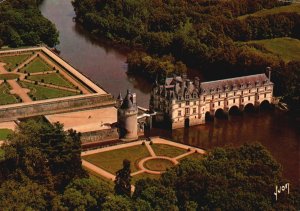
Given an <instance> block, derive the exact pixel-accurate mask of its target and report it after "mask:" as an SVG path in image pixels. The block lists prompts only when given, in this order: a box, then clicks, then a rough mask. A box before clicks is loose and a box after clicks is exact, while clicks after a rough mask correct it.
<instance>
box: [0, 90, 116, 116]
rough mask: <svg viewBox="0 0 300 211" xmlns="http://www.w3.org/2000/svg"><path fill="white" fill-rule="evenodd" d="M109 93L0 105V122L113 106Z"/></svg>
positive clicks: (113, 102) (113, 101)
mask: <svg viewBox="0 0 300 211" xmlns="http://www.w3.org/2000/svg"><path fill="white" fill-rule="evenodd" d="M115 103H116V102H115V100H114V99H113V97H112V96H111V95H110V94H90V95H79V96H72V97H65V98H57V99H50V100H42V101H36V102H30V103H19V104H12V105H5V106H0V122H6V121H12V120H16V119H18V118H26V117H32V116H37V115H49V114H57V113H63V112H71V111H78V110H84V109H92V108H101V107H110V106H115Z"/></svg>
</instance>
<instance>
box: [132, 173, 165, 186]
mask: <svg viewBox="0 0 300 211" xmlns="http://www.w3.org/2000/svg"><path fill="white" fill-rule="evenodd" d="M146 178H149V179H157V180H158V179H159V178H160V175H159V174H148V173H141V174H137V175H135V176H133V177H132V180H131V181H132V182H131V184H135V183H136V182H137V181H138V180H140V179H146Z"/></svg>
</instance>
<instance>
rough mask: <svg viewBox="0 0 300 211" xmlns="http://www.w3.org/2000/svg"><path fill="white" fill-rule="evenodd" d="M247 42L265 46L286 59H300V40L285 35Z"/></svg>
mask: <svg viewBox="0 0 300 211" xmlns="http://www.w3.org/2000/svg"><path fill="white" fill-rule="evenodd" d="M247 43H250V44H251V43H257V44H260V45H262V46H264V47H265V48H266V49H267V50H268V51H269V52H271V53H273V54H275V55H278V56H280V57H281V58H282V59H283V60H284V61H286V62H289V61H291V60H297V61H300V40H297V39H293V38H289V37H284V38H275V39H268V40H255V41H249V42H247Z"/></svg>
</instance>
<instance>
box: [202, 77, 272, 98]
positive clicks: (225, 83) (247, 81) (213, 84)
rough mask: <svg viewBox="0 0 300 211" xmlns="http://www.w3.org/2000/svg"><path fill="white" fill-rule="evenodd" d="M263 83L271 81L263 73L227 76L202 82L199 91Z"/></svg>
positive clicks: (221, 90) (242, 87)
mask: <svg viewBox="0 0 300 211" xmlns="http://www.w3.org/2000/svg"><path fill="white" fill-rule="evenodd" d="M265 83H272V82H270V81H269V79H268V77H267V76H266V75H265V74H263V73H262V74H255V75H249V76H242V77H236V78H228V79H223V80H217V81H209V82H202V83H201V85H200V88H201V91H202V93H203V92H212V91H220V92H223V91H226V90H227V91H229V90H232V89H244V88H250V87H255V86H260V85H262V84H265Z"/></svg>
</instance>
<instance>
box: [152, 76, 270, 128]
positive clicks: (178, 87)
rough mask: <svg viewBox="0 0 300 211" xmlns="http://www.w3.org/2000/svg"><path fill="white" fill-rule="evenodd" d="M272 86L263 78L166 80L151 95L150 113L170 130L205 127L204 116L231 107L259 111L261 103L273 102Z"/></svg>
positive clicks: (182, 78) (157, 85) (177, 77)
mask: <svg viewBox="0 0 300 211" xmlns="http://www.w3.org/2000/svg"><path fill="white" fill-rule="evenodd" d="M272 97H273V83H272V82H271V81H270V80H269V79H268V77H267V76H266V75H265V74H256V75H250V76H244V77H237V78H230V79H224V80H218V81H210V82H202V83H200V80H199V79H198V78H197V77H196V78H195V79H194V81H191V80H189V79H187V78H186V77H185V76H183V77H181V76H174V77H173V78H166V80H165V83H164V84H157V83H156V85H155V86H154V88H153V89H152V92H151V99H150V109H151V110H153V111H156V112H157V116H156V121H157V122H160V121H161V122H166V123H167V124H170V126H171V127H172V128H182V127H185V126H192V125H198V124H204V123H205V116H206V115H207V114H210V115H212V116H214V115H215V113H216V111H217V110H219V109H222V110H223V111H224V112H225V113H228V112H229V110H230V109H231V108H233V107H237V108H238V109H239V110H241V111H243V110H244V108H245V106H247V105H253V106H254V107H258V106H259V105H260V104H261V103H262V102H263V101H267V102H269V103H271V102H272Z"/></svg>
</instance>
